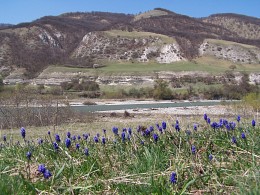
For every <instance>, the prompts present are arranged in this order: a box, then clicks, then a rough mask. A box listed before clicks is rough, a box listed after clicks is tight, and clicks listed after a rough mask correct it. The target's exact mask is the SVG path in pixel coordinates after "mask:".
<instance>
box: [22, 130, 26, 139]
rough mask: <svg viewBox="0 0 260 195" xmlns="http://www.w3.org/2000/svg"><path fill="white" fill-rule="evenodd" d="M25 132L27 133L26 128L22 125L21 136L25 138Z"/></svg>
mask: <svg viewBox="0 0 260 195" xmlns="http://www.w3.org/2000/svg"><path fill="white" fill-rule="evenodd" d="M25 134H26V131H25V128H24V127H22V128H21V136H22V137H23V139H24V138H25Z"/></svg>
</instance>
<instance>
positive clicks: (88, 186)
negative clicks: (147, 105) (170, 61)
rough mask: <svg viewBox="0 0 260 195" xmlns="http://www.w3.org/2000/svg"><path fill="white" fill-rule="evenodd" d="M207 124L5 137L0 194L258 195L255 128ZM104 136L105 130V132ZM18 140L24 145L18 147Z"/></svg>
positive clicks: (242, 123) (240, 123) (259, 153)
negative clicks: (91, 132) (36, 136)
mask: <svg viewBox="0 0 260 195" xmlns="http://www.w3.org/2000/svg"><path fill="white" fill-rule="evenodd" d="M215 121H216V122H214V121H213V120H211V121H210V119H209V117H208V116H206V115H204V117H203V116H201V119H199V120H198V121H197V122H194V121H189V120H185V118H184V119H183V118H179V119H178V120H176V121H175V120H172V121H168V120H167V121H166V122H164V121H160V123H156V124H148V123H147V124H148V125H147V124H145V126H142V124H136V126H131V127H125V128H124V127H120V128H118V127H113V128H112V129H107V130H103V131H102V133H99V134H94V135H90V134H89V132H85V133H83V134H80V135H77V134H74V133H73V129H69V130H68V132H67V133H65V134H63V133H61V132H59V133H56V134H53V133H49V132H46V134H45V135H44V136H43V137H42V138H34V137H33V138H32V137H28V135H27V132H26V129H24V128H21V132H20V135H13V134H8V135H2V138H1V147H0V175H1V177H0V191H1V193H2V194H190V193H191V194H195V193H197V194H200V193H203V194H223V193H227V194H247V193H250V194H259V193H260V187H259V183H260V178H259V177H260V175H259V171H260V144H259V143H260V136H259V130H260V128H259V125H258V124H257V123H255V120H252V121H251V120H247V119H243V118H241V119H240V117H238V118H235V119H234V120H233V121H230V120H229V121H228V120H225V119H220V120H219V119H215ZM100 129H102V127H100ZM18 140H19V141H18Z"/></svg>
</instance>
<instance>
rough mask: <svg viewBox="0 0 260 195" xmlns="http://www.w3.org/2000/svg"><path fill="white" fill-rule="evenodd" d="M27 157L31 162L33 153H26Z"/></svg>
mask: <svg viewBox="0 0 260 195" xmlns="http://www.w3.org/2000/svg"><path fill="white" fill-rule="evenodd" d="M26 157H27V159H28V160H31V157H32V153H31V152H27V153H26Z"/></svg>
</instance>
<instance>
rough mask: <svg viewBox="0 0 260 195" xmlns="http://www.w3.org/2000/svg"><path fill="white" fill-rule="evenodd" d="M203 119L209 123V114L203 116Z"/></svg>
mask: <svg viewBox="0 0 260 195" xmlns="http://www.w3.org/2000/svg"><path fill="white" fill-rule="evenodd" d="M203 117H204V120H205V121H207V119H208V116H207V114H206V113H205V114H204V116H203Z"/></svg>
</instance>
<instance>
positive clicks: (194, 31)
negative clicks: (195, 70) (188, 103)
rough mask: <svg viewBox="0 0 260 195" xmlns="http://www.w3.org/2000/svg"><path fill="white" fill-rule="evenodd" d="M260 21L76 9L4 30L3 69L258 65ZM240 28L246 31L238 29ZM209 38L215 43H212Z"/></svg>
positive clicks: (30, 72)
mask: <svg viewBox="0 0 260 195" xmlns="http://www.w3.org/2000/svg"><path fill="white" fill-rule="evenodd" d="M259 23H260V19H258V18H252V17H248V16H241V15H235V14H216V15H212V16H209V17H207V18H202V19H201V18H200V19H197V18H191V17H188V16H185V15H180V14H177V13H174V12H171V11H169V10H165V9H160V8H156V9H154V10H151V11H148V12H145V13H141V14H139V15H129V14H119V13H106V12H90V13H82V12H77V13H66V14H62V15H60V16H46V17H43V18H40V19H38V20H35V21H33V22H30V23H22V24H19V25H15V26H5V27H4V28H2V29H1V28H0V67H1V68H0V73H1V74H2V75H3V76H7V75H8V74H9V73H10V72H12V71H13V70H18V69H21V70H25V71H23V74H22V75H20V76H22V77H27V78H32V77H35V76H37V75H38V74H39V73H40V72H41V71H42V70H43V69H45V68H46V67H48V66H49V65H53V64H60V65H65V66H70V67H93V64H99V63H102V64H107V63H109V62H112V61H114V62H132V63H135V62H138V63H139V62H142V63H144V62H145V63H147V62H155V63H173V62H176V61H180V60H181V61H187V60H194V59H196V58H198V57H200V56H205V55H207V56H214V57H216V60H217V59H219V58H221V59H224V60H229V61H232V62H236V63H240V64H259V61H260V59H259V56H260V55H259V53H260V51H259V47H260V37H259V35H260V33H259V29H260V25H259ZM240 26H242V27H241V31H243V33H242V32H239V31H238V29H239V27H240ZM206 40H215V41H213V42H214V43H213V42H211V43H210V44H208V43H206V42H207V41H206ZM218 40H220V41H218ZM221 40H222V41H221ZM205 44H206V45H207V44H208V45H210V47H207V46H206V45H205ZM222 44H223V46H222ZM227 44H228V45H229V44H231V47H232V48H231V49H232V55H231V54H227V52H229V51H230V48H229V46H228V45H227ZM234 45H236V47H234ZM245 45H247V46H246V47H245ZM205 46H206V47H205ZM215 47H216V49H214V48H215ZM218 47H220V48H222V49H221V52H220V51H218V50H219V48H218ZM209 49H210V51H209ZM203 50H205V51H203ZM221 56H224V57H221ZM225 56H226V57H225ZM238 59H239V60H238ZM3 70H4V71H3Z"/></svg>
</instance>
